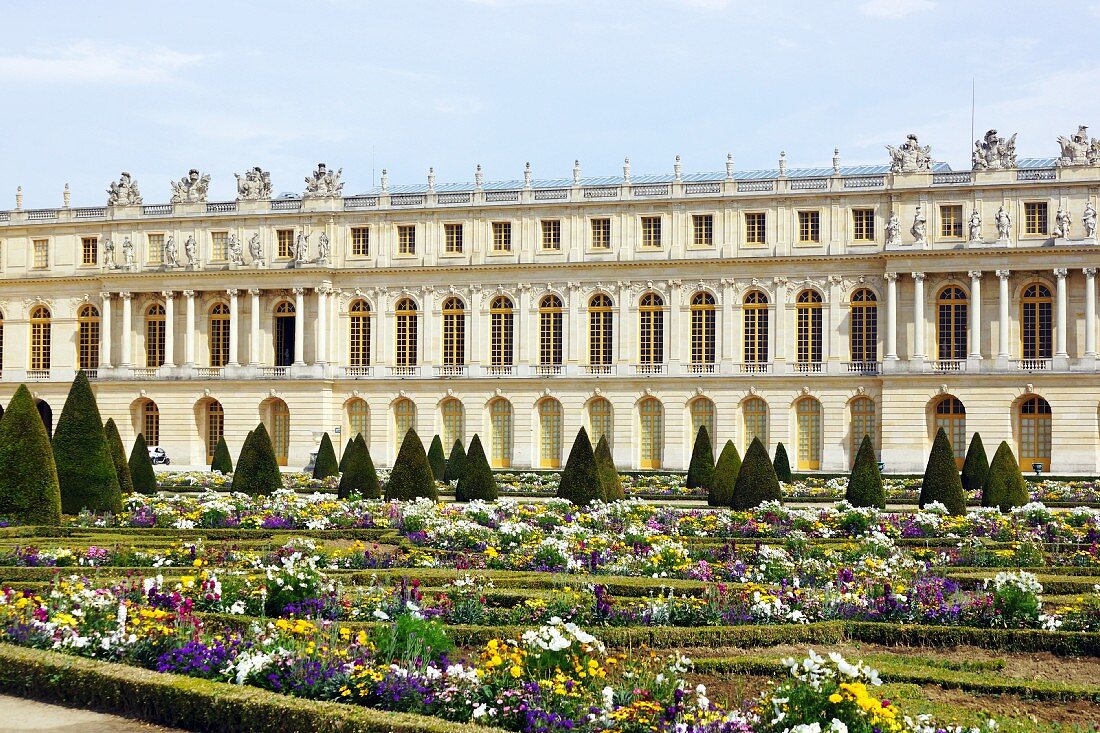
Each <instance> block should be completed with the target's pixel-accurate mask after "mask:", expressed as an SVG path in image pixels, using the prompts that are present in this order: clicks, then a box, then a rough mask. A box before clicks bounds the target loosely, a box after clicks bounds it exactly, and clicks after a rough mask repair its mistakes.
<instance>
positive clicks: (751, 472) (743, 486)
mask: <svg viewBox="0 0 1100 733" xmlns="http://www.w3.org/2000/svg"><path fill="white" fill-rule="evenodd" d="M779 446H780V449H781V448H782V447H783V444H782V443H780V444H779ZM778 455H779V451H778V450H777V451H776V456H777V457H778ZM784 455H786V454H785V453H784ZM772 499H774V500H775V501H782V500H783V493H782V491H781V490H780V488H779V477H778V476H776V474H775V468H774V467H773V466H772V462H771V461H770V460H769V459H768V451H767V449H766V448H764V444H763V443H761V442H760V438H753V439H752V443H751V444H750V445H749V449H748V450H747V451H745V460H744V461H743V462H742V463H741V470H740V471H738V472H737V481H736V482H735V483H734V485H733V496H731V497H730V506H731V507H733V508H734V509H752V508H753V507H757V506H760V505H761V504H763V503H764V502H765V501H770V500H772Z"/></svg>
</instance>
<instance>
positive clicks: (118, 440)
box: [103, 417, 134, 495]
mask: <svg viewBox="0 0 1100 733" xmlns="http://www.w3.org/2000/svg"><path fill="white" fill-rule="evenodd" d="M103 432H105V433H107V445H108V446H110V448H111V461H112V462H113V463H114V464H115V476H117V477H118V490H119V491H120V492H122V493H123V494H124V495H129V494H132V493H134V480H133V478H131V476H130V464H128V463H127V462H126V448H125V447H124V446H123V445H122V436H121V435H119V434H118V425H115V419H114V418H113V417H109V418H107V422H106V423H105V424H104V425H103Z"/></svg>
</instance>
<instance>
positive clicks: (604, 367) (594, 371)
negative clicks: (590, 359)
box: [581, 364, 615, 377]
mask: <svg viewBox="0 0 1100 733" xmlns="http://www.w3.org/2000/svg"><path fill="white" fill-rule="evenodd" d="M581 372H582V373H584V374H587V375H589V376H592V377H603V376H606V375H608V374H614V373H615V365H614V364H584V365H582V366H581Z"/></svg>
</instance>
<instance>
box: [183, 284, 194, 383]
mask: <svg viewBox="0 0 1100 733" xmlns="http://www.w3.org/2000/svg"><path fill="white" fill-rule="evenodd" d="M183 297H185V298H187V323H186V330H185V331H184V337H183V363H184V365H185V366H189V367H193V366H195V291H194V290H184V291H183Z"/></svg>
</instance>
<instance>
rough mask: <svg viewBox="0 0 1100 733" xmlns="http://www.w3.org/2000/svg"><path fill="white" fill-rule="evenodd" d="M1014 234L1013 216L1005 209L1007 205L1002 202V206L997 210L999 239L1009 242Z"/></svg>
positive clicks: (999, 240)
mask: <svg viewBox="0 0 1100 733" xmlns="http://www.w3.org/2000/svg"><path fill="white" fill-rule="evenodd" d="M1011 235H1012V218H1011V217H1010V216H1009V215H1008V212H1007V211H1005V207H1004V205H1003V204H1002V205H1001V208H1000V209H998V210H997V241H998V242H1007V241H1008V239H1009V237H1010V236H1011Z"/></svg>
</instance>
